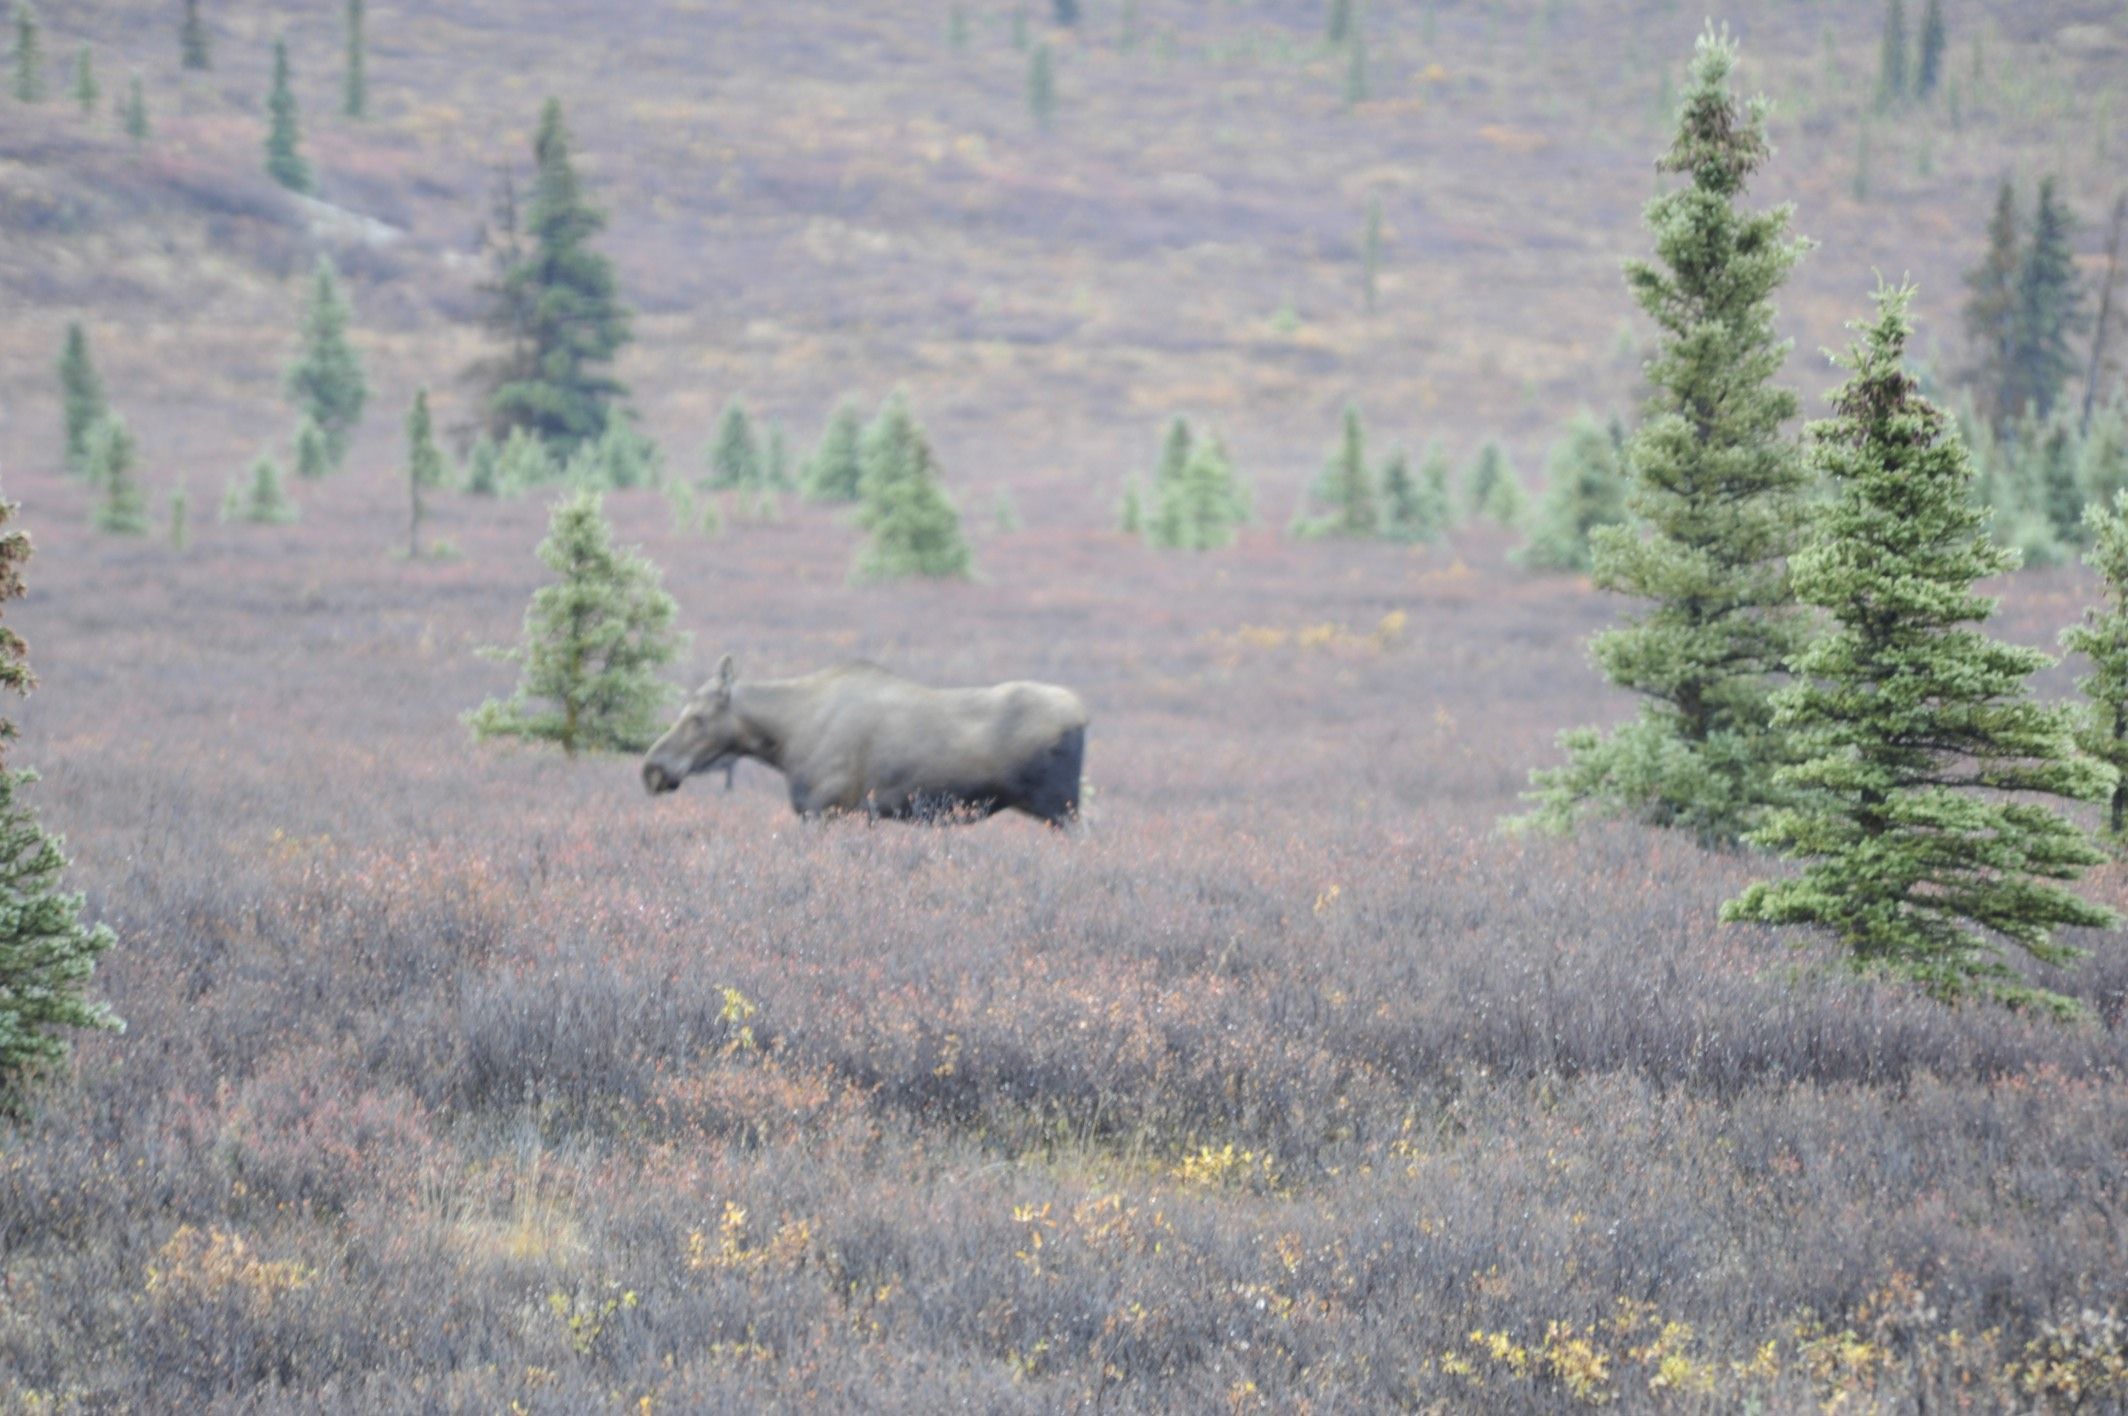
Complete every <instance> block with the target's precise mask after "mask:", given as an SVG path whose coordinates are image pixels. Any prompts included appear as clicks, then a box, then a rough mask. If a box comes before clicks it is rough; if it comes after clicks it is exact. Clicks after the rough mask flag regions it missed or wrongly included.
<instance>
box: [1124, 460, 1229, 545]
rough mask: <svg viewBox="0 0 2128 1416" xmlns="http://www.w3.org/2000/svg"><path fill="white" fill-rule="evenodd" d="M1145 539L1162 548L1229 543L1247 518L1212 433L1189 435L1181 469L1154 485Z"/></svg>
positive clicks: (1227, 465)
mask: <svg viewBox="0 0 2128 1416" xmlns="http://www.w3.org/2000/svg"><path fill="white" fill-rule="evenodd" d="M1153 490H1154V502H1153V514H1152V517H1151V520H1150V521H1149V522H1148V523H1147V525H1146V539H1147V540H1148V541H1150V542H1152V544H1153V545H1155V546H1158V547H1160V548H1162V549H1163V550H1174V551H1211V550H1217V549H1219V548H1220V547H1222V546H1228V545H1232V544H1233V541H1234V536H1235V533H1236V531H1237V530H1238V529H1239V528H1240V527H1241V526H1242V524H1243V523H1244V522H1246V521H1247V520H1248V519H1249V498H1248V494H1247V492H1246V491H1245V490H1244V489H1243V487H1242V485H1241V482H1240V480H1239V478H1237V477H1236V476H1235V474H1234V464H1233V461H1232V460H1231V459H1230V458H1229V457H1228V456H1227V451H1226V448H1225V447H1224V446H1222V445H1221V443H1220V441H1219V439H1218V438H1216V437H1211V436H1206V437H1201V438H1199V437H1192V438H1191V440H1190V444H1189V454H1188V457H1187V459H1186V460H1185V461H1184V462H1183V464H1182V468H1181V470H1180V471H1179V472H1178V473H1177V474H1176V475H1175V476H1173V477H1172V478H1169V479H1168V480H1166V481H1164V482H1163V483H1161V484H1160V485H1159V486H1156V487H1155V488H1154V489H1153Z"/></svg>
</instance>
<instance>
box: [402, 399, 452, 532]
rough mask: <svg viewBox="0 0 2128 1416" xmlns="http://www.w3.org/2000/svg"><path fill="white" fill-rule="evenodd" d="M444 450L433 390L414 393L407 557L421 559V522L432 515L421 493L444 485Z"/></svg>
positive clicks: (408, 458)
mask: <svg viewBox="0 0 2128 1416" xmlns="http://www.w3.org/2000/svg"><path fill="white" fill-rule="evenodd" d="M444 473H445V468H444V461H443V449H442V448H440V447H438V446H436V425H435V423H434V421H433V420H432V419H431V418H430V416H429V391H428V390H427V389H425V388H424V389H417V390H415V392H414V406H413V407H412V408H409V409H408V410H407V414H406V496H407V516H406V557H407V559H408V560H419V559H421V523H422V521H423V520H425V519H426V518H427V516H428V508H427V506H426V505H424V504H423V502H422V499H421V494H422V493H423V492H425V491H431V490H433V489H435V488H437V487H440V486H442V485H443V483H444Z"/></svg>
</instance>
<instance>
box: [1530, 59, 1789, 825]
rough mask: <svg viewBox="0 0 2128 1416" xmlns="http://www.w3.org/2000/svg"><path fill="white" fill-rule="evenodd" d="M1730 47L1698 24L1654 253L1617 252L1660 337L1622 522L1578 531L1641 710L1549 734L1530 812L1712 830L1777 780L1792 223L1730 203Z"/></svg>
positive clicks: (1734, 175)
mask: <svg viewBox="0 0 2128 1416" xmlns="http://www.w3.org/2000/svg"><path fill="white" fill-rule="evenodd" d="M1735 65H1736V49H1735V47H1734V46H1733V45H1732V44H1731V43H1730V42H1729V41H1728V40H1727V39H1726V38H1725V37H1717V36H1715V35H1713V34H1711V33H1710V34H1707V35H1705V36H1703V37H1702V38H1701V40H1700V42H1699V47H1698V52H1697V54H1696V55H1695V56H1694V59H1693V64H1692V78H1691V87H1690V89H1689V90H1688V91H1687V93H1686V95H1685V98H1684V102H1683V104H1682V105H1681V106H1680V108H1679V110H1678V118H1677V123H1678V126H1677V135H1676V139H1675V141H1674V143H1673V145H1672V147H1671V149H1670V151H1669V153H1668V154H1667V155H1666V156H1665V157H1664V158H1663V159H1662V161H1661V163H1660V164H1659V166H1660V167H1661V168H1662V169H1663V170H1664V171H1668V172H1677V173H1682V174H1684V175H1685V176H1686V177H1687V178H1688V181H1687V182H1686V184H1685V185H1684V186H1682V187H1680V188H1678V189H1676V190H1674V191H1670V192H1666V193H1664V194H1663V195H1661V196H1658V197H1656V198H1655V199H1654V200H1653V201H1651V202H1650V203H1649V204H1648V207H1647V214H1646V221H1647V225H1648V227H1649V229H1650V231H1651V232H1652V233H1653V234H1654V237H1655V250H1656V257H1657V262H1656V263H1647V262H1639V261H1635V262H1632V263H1629V264H1628V266H1627V267H1626V282H1627V284H1628V286H1629V287H1630V288H1631V289H1632V291H1633V295H1634V298H1635V299H1636V300H1637V301H1638V302H1639V304H1640V306H1641V308H1642V309H1643V310H1645V311H1646V312H1647V313H1648V314H1649V316H1650V317H1651V318H1653V319H1654V321H1655V323H1656V324H1657V326H1658V327H1659V328H1660V330H1661V331H1662V342H1661V345H1660V347H1659V348H1658V349H1657V351H1656V353H1655V355H1654V357H1653V358H1651V359H1650V360H1649V361H1648V364H1647V377H1648V381H1649V384H1650V385H1651V392H1650V396H1649V399H1648V403H1647V406H1646V408H1645V410H1644V417H1643V420H1642V422H1641V426H1640V428H1639V431H1638V432H1636V433H1635V434H1634V436H1633V438H1632V440H1631V442H1630V443H1629V444H1628V449H1627V455H1626V463H1627V466H1628V468H1629V469H1630V471H1631V474H1632V490H1631V493H1630V495H1629V496H1628V499H1627V505H1628V508H1629V509H1630V510H1631V511H1632V513H1633V515H1634V517H1635V518H1636V520H1637V523H1638V525H1637V526H1634V527H1628V526H1608V527H1603V528H1600V529H1598V530H1597V531H1595V532H1594V533H1593V534H1592V536H1591V538H1590V541H1591V564H1592V570H1593V578H1594V580H1595V583H1596V584H1597V585H1598V586H1599V587H1600V588H1603V589H1607V590H1616V591H1619V592H1621V593H1623V594H1627V595H1631V596H1634V597H1635V598H1638V599H1641V600H1645V601H1647V602H1648V608H1647V609H1646V610H1645V611H1644V612H1643V613H1642V614H1641V615H1640V617H1639V618H1637V619H1635V620H1633V621H1631V622H1629V623H1627V624H1625V625H1623V626H1621V627H1619V628H1617V629H1613V630H1609V631H1606V632H1605V633H1603V634H1601V635H1599V636H1597V638H1596V639H1595V641H1594V642H1593V643H1592V644H1591V646H1590V652H1591V655H1592V657H1593V658H1594V659H1595V661H1596V663H1597V665H1598V666H1599V667H1600V668H1601V669H1602V670H1603V672H1604V675H1605V676H1606V677H1607V678H1609V679H1610V681H1611V682H1612V683H1614V684H1616V685H1618V686H1619V687H1621V688H1624V689H1628V690H1630V691H1631V692H1633V693H1636V694H1639V695H1640V696H1641V698H1642V700H1643V702H1642V706H1641V711H1640V714H1639V716H1638V717H1637V718H1635V719H1634V720H1632V721H1630V722H1628V723H1625V724H1623V725H1621V726H1620V727H1619V728H1617V729H1616V730H1615V731H1613V732H1610V733H1604V732H1600V731H1598V730H1596V729H1594V728H1577V729H1574V730H1572V731H1569V732H1567V733H1565V734H1563V735H1562V736H1561V739H1560V745H1561V746H1562V747H1563V748H1564V749H1565V752H1566V757H1567V761H1566V762H1565V764H1564V765H1562V766H1559V767H1555V768H1548V769H1541V770H1539V771H1538V772H1536V773H1533V774H1532V777H1531V783H1532V788H1533V790H1532V792H1531V800H1532V801H1533V802H1534V803H1535V807H1536V809H1535V811H1534V812H1533V813H1532V816H1531V817H1530V818H1529V819H1530V820H1531V821H1533V822H1534V823H1536V824H1540V825H1544V826H1547V827H1549V828H1552V829H1565V828H1567V827H1569V826H1570V825H1571V824H1572V822H1573V821H1574V819H1575V817H1576V816H1577V815H1578V814H1580V813H1581V812H1582V811H1583V810H1585V809H1588V808H1596V809H1600V810H1605V811H1610V812H1617V813H1623V814H1626V815H1630V816H1633V817H1635V818H1638V819H1640V820H1644V821H1648V822H1653V823H1656V824H1661V825H1668V826H1676V827H1680V828H1683V829H1686V830H1689V831H1692V832H1693V833H1695V834H1696V835H1697V836H1699V837H1700V838H1701V839H1702V840H1704V841H1708V842H1710V843H1716V844H1724V845H1726V844H1730V843H1733V842H1735V841H1736V840H1737V839H1738V838H1739V837H1740V836H1741V835H1742V834H1743V833H1744V832H1745V831H1746V830H1748V829H1750V828H1751V827H1753V826H1755V825H1757V824H1758V823H1759V821H1760V819H1761V817H1762V816H1763V814H1764V812H1765V810H1766V809H1767V807H1769V806H1771V805H1774V804H1778V803H1781V802H1784V801H1786V800H1787V799H1788V797H1789V796H1790V793H1789V791H1788V790H1786V789H1783V788H1780V787H1777V786H1776V785H1775V784H1774V782H1773V770H1774V768H1775V767H1777V766H1779V765H1780V764H1781V763H1782V762H1783V761H1784V760H1785V759H1786V757H1787V746H1786V742H1785V738H1786V734H1785V733H1784V732H1783V731H1781V730H1778V729H1776V728H1775V727H1774V726H1773V723H1772V717H1773V709H1772V705H1771V702H1770V698H1771V694H1772V691H1773V689H1774V687H1775V676H1776V675H1777V674H1778V673H1780V672H1781V670H1782V666H1783V665H1784V664H1785V663H1786V662H1787V660H1788V657H1789V656H1790V654H1791V653H1793V651H1794V650H1795V649H1796V647H1797V646H1798V645H1799V644H1800V643H1801V642H1802V639H1803V634H1804V629H1805V625H1804V622H1803V620H1802V619H1801V618H1800V616H1798V614H1797V613H1796V611H1795V608H1794V595H1793V592H1792V591H1791V589H1790V587H1789V583H1788V573H1787V564H1786V562H1787V556H1788V554H1789V552H1790V551H1791V550H1793V549H1794V547H1795V545H1796V543H1797V539H1798V537H1799V535H1800V533H1801V529H1802V526H1803V523H1804V519H1805V514H1806V510H1805V508H1806V496H1807V491H1808V488H1809V485H1810V479H1809V473H1808V471H1807V470H1806V469H1805V467H1804V466H1803V463H1802V461H1801V459H1800V457H1799V456H1798V455H1797V450H1796V448H1795V446H1794V445H1793V444H1792V443H1791V442H1790V441H1789V440H1788V439H1787V438H1786V437H1784V436H1783V434H1782V424H1784V423H1786V422H1787V421H1788V420H1789V419H1790V418H1792V417H1794V416H1795V412H1796V398H1795V395H1794V394H1792V393H1789V392H1786V391H1785V390H1782V389H1780V388H1777V387H1776V386H1775V385H1774V382H1773V379H1774V376H1775V374H1776V373H1778V372H1779V370H1780V367H1781V363H1782V360H1783V359H1784V358H1785V357H1786V355H1787V352H1788V344H1787V342H1786V341H1784V340H1782V339H1780V338H1778V337H1777V336H1776V335H1775V333H1774V330H1773V314H1774V310H1773V299H1772V296H1773V292H1774V291H1775V290H1776V289H1778V288H1779V286H1780V285H1781V282H1782V281H1783V280H1784V279H1786V278H1787V275H1788V272H1789V270H1790V269H1791V268H1792V267H1793V266H1794V265H1795V263H1796V262H1797V261H1798V260H1799V259H1801V257H1802V255H1803V252H1804V251H1805V249H1807V246H1808V243H1807V242H1805V241H1803V240H1800V239H1797V238H1794V237H1792V236H1791V235H1790V233H1789V225H1788V223H1789V215H1790V212H1789V208H1788V207H1786V206H1778V207H1773V208H1770V209H1768V210H1764V211H1758V212H1750V211H1745V210H1743V209H1742V208H1741V207H1740V205H1739V202H1740V200H1741V198H1742V197H1743V194H1744V188H1745V185H1746V183H1747V182H1748V180H1749V179H1750V177H1751V174H1752V173H1753V172H1755V171H1757V170H1758V168H1759V166H1760V165H1761V164H1762V163H1763V162H1764V161H1765V160H1766V156H1767V153H1768V147H1767V143H1766V127H1765V123H1766V119H1765V114H1766V109H1765V104H1764V102H1763V101H1762V100H1755V101H1753V102H1751V103H1749V104H1739V103H1738V102H1737V100H1736V99H1735V98H1734V97H1732V96H1731V94H1730V91H1729V79H1730V74H1731V72H1732V70H1733V69H1734V68H1735Z"/></svg>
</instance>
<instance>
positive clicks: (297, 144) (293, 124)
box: [266, 39, 310, 192]
mask: <svg viewBox="0 0 2128 1416" xmlns="http://www.w3.org/2000/svg"><path fill="white" fill-rule="evenodd" d="M266 114H267V125H266V175H267V176H268V177H271V178H273V180H274V181H276V182H278V183H280V184H281V185H282V186H284V187H286V188H287V189H288V190H289V191H291V192H308V191H309V190H310V164H309V163H308V162H306V161H304V160H303V153H302V151H301V148H302V142H303V134H302V131H301V127H300V125H299V124H298V122H297V120H296V94H295V90H294V89H293V88H292V87H290V86H289V81H288V41H287V40H285V39H276V40H275V41H274V42H273V87H272V88H271V89H269V90H268V91H267V94H266Z"/></svg>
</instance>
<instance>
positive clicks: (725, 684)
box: [717, 654, 739, 698]
mask: <svg viewBox="0 0 2128 1416" xmlns="http://www.w3.org/2000/svg"><path fill="white" fill-rule="evenodd" d="M738 676H739V671H738V670H737V669H734V668H733V667H732V661H731V655H729V654H726V655H725V656H724V657H723V658H721V659H719V660H717V696H718V697H720V698H729V697H731V691H732V680H734V679H736V678H738Z"/></svg>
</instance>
